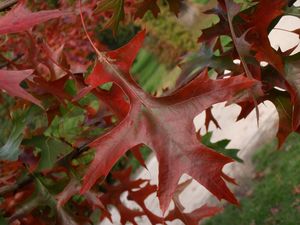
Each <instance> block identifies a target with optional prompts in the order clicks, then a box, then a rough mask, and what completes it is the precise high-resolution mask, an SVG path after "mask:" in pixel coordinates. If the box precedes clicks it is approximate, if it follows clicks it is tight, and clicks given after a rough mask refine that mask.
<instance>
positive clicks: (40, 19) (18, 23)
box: [0, 1, 66, 34]
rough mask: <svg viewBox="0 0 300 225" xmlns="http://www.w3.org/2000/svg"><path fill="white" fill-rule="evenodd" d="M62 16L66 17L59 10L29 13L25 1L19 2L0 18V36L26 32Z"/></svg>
mask: <svg viewBox="0 0 300 225" xmlns="http://www.w3.org/2000/svg"><path fill="white" fill-rule="evenodd" d="M63 15H66V13H64V12H61V11H60V10H44V11H39V12H31V11H30V10H28V9H27V8H26V5H25V1H21V2H20V3H19V4H18V5H17V6H16V7H15V8H14V9H12V10H10V11H9V12H8V13H7V14H6V15H4V16H2V17H0V34H9V33H18V32H22V31H26V30H28V29H29V28H31V27H33V26H35V25H37V24H40V23H44V22H46V21H48V20H50V19H54V18H58V17H61V16H63Z"/></svg>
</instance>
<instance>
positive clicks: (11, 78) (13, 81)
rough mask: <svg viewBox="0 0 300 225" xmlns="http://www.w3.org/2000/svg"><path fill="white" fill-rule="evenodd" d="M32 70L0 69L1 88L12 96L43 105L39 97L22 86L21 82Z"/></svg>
mask: <svg viewBox="0 0 300 225" xmlns="http://www.w3.org/2000/svg"><path fill="white" fill-rule="evenodd" d="M32 72H33V71H32V70H16V71H14V70H0V89H3V90H5V91H6V92H7V93H8V94H9V95H11V96H16V97H20V98H23V99H25V100H27V101H30V102H32V103H34V104H37V105H39V106H41V103H40V101H39V100H38V99H36V98H35V97H33V96H32V95H30V94H29V93H28V92H26V91H25V90H24V89H23V88H21V87H20V83H21V82H22V81H23V80H25V79H26V78H27V77H29V76H30V75H31V74H32Z"/></svg>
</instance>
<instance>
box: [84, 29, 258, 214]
mask: <svg viewBox="0 0 300 225" xmlns="http://www.w3.org/2000/svg"><path fill="white" fill-rule="evenodd" d="M141 35H143V33H140V34H138V36H141ZM137 38H138V37H137ZM137 38H136V39H137ZM136 39H135V40H136ZM138 39H139V38H138ZM140 40H142V39H140ZM130 44H131V43H130ZM127 46H128V45H127ZM124 48H126V46H125V47H124ZM124 48H123V49H124ZM108 55H110V54H108ZM127 56H128V55H127ZM117 57H118V56H117ZM132 57H134V55H133V56H132ZM111 62H113V60H111ZM111 62H108V61H105V60H104V61H103V64H104V65H103V66H104V68H106V69H108V71H109V72H110V74H109V75H110V76H111V81H113V82H115V83H117V84H118V85H119V86H120V87H122V89H123V90H124V92H125V93H126V95H127V96H128V98H129V100H130V104H131V105H130V110H129V112H128V114H127V116H126V117H125V118H124V120H123V121H121V122H120V123H119V125H117V126H116V127H115V128H114V129H112V130H111V131H110V132H108V133H106V134H105V135H103V136H101V137H99V138H98V139H96V140H95V141H94V142H92V143H91V144H90V147H92V148H95V149H96V150H97V152H96V155H95V158H94V160H93V162H92V164H91V166H90V167H89V169H88V171H87V173H86V175H85V176H84V181H83V187H82V190H81V192H85V191H87V190H88V189H90V188H91V187H92V186H93V184H94V183H95V182H96V181H97V180H98V178H100V177H105V176H106V175H107V174H108V172H109V171H110V169H111V168H112V166H113V165H114V164H115V163H116V161H117V160H118V159H119V158H120V157H121V156H122V155H124V154H125V152H126V151H127V150H129V149H131V148H133V147H134V146H136V145H139V144H141V143H143V144H145V145H147V146H149V147H150V148H151V149H153V151H155V153H156V156H157V158H158V161H159V186H158V197H159V199H160V206H161V209H162V210H163V211H166V209H167V208H168V206H169V203H170V201H171V198H172V195H173V193H174V191H175V190H176V186H177V183H178V181H179V179H180V177H181V176H182V174H184V173H186V174H189V175H190V176H192V177H193V178H194V179H196V180H197V181H198V182H199V183H201V184H202V185H203V186H205V187H206V188H207V189H208V190H209V191H210V192H212V193H213V194H214V195H215V196H216V197H217V198H218V199H226V200H228V201H230V202H232V203H237V200H236V199H235V197H234V195H233V194H232V193H231V192H230V190H229V189H228V187H227V186H226V184H225V182H224V180H223V179H225V180H228V179H227V177H224V174H223V173H222V168H223V166H224V165H225V164H227V163H230V162H232V160H231V159H230V158H228V157H225V156H223V155H221V154H219V153H217V152H215V151H213V150H211V149H209V148H208V147H206V146H204V145H202V144H201V143H199V140H198V138H197V135H196V133H195V128H194V126H193V119H194V117H195V116H196V115H197V114H199V113H200V112H202V111H203V110H205V109H207V108H209V107H210V106H211V105H212V104H214V103H217V102H222V101H226V100H228V99H230V98H231V97H233V96H234V95H235V94H236V93H238V92H239V91H242V90H243V89H246V88H250V87H252V86H253V85H254V84H255V83H256V82H254V81H253V80H250V79H247V78H245V77H244V76H236V77H233V78H228V79H222V80H215V81H214V80H211V79H209V77H208V75H207V71H206V70H205V71H204V72H202V73H201V74H200V75H199V76H198V77H197V78H196V79H194V80H192V82H190V83H189V84H187V85H186V86H184V87H183V88H181V89H180V90H178V91H176V92H175V93H174V94H172V95H170V96H167V97H161V98H154V97H152V96H149V95H147V94H146V93H145V92H143V91H142V90H141V89H140V88H139V87H138V85H137V84H136V83H135V81H134V80H133V79H132V78H131V77H130V75H129V74H127V73H122V71H124V70H122V68H121V69H119V68H118V64H117V65H115V64H112V63H111ZM116 62H118V59H117V60H116ZM109 72H107V73H106V75H107V74H108V73H109ZM99 76H101V74H99ZM99 85H100V84H99ZM112 152H113V153H112ZM173 165H176V168H173Z"/></svg>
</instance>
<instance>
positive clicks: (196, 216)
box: [166, 204, 222, 225]
mask: <svg viewBox="0 0 300 225" xmlns="http://www.w3.org/2000/svg"><path fill="white" fill-rule="evenodd" d="M221 211H222V208H218V207H212V206H208V205H203V206H201V207H200V208H198V209H195V210H194V211H192V212H190V213H184V212H183V210H181V209H180V208H179V207H178V206H177V205H176V204H175V208H174V209H173V210H172V211H171V212H170V213H169V215H168V216H167V218H166V219H167V220H170V221H172V220H175V219H180V220H181V221H182V222H184V224H188V225H198V224H199V221H201V220H202V219H204V218H206V217H211V216H214V215H215V214H217V213H219V212H221Z"/></svg>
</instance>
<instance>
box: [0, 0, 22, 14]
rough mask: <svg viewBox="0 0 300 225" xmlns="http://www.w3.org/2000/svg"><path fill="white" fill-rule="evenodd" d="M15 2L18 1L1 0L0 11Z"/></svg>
mask: <svg viewBox="0 0 300 225" xmlns="http://www.w3.org/2000/svg"><path fill="white" fill-rule="evenodd" d="M17 2H18V0H6V1H4V2H1V3H0V12H2V11H4V10H6V9H7V8H10V7H12V6H13V5H14V4H16V3H17Z"/></svg>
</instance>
